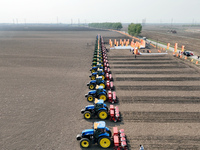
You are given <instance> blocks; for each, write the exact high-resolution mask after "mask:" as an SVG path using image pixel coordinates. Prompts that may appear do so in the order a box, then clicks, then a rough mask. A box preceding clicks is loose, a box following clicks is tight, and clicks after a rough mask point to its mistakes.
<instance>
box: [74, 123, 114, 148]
mask: <svg viewBox="0 0 200 150" xmlns="http://www.w3.org/2000/svg"><path fill="white" fill-rule="evenodd" d="M76 139H77V140H78V141H80V146H81V148H88V147H90V146H91V144H95V143H97V144H98V145H99V146H100V147H102V148H109V147H110V146H111V144H112V140H111V131H110V129H109V128H108V127H106V123H105V122H104V121H99V122H94V125H93V129H86V130H83V131H82V133H81V134H78V135H77V136H76Z"/></svg>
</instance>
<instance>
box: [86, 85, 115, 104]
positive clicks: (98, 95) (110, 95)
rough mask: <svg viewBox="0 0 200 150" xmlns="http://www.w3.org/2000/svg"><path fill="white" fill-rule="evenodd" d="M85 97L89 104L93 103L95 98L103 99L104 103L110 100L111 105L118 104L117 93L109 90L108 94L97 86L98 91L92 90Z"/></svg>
mask: <svg viewBox="0 0 200 150" xmlns="http://www.w3.org/2000/svg"><path fill="white" fill-rule="evenodd" d="M85 97H86V98H87V100H88V101H89V102H93V101H94V99H95V98H98V99H102V100H104V101H106V100H108V102H110V103H116V102H117V96H116V92H115V91H113V92H112V91H111V90H108V92H107V91H106V90H105V89H104V88H103V86H98V85H97V86H96V90H91V91H89V92H88V94H85Z"/></svg>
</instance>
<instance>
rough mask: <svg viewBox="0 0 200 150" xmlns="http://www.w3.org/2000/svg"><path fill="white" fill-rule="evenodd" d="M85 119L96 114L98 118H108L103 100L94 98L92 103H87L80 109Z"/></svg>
mask: <svg viewBox="0 0 200 150" xmlns="http://www.w3.org/2000/svg"><path fill="white" fill-rule="evenodd" d="M81 113H82V114H84V118H85V119H90V118H91V117H92V116H98V117H99V118H100V119H103V120H104V119H107V118H108V107H107V106H106V104H104V100H101V99H100V100H98V99H97V98H95V101H94V105H88V106H86V107H85V108H84V109H82V110H81Z"/></svg>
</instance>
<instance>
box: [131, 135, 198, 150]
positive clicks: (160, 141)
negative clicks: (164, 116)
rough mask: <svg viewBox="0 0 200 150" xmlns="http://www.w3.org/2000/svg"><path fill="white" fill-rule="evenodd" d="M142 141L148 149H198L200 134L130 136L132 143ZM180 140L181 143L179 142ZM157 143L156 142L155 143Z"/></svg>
mask: <svg viewBox="0 0 200 150" xmlns="http://www.w3.org/2000/svg"><path fill="white" fill-rule="evenodd" d="M138 141H141V142H140V143H145V145H147V146H145V148H147V149H154V150H155V149H159V150H161V149H171V150H177V149H178V150H198V147H199V146H198V144H197V143H198V142H199V141H200V136H155V135H147V136H131V137H129V143H130V145H134V143H136V142H138ZM177 141H179V143H177ZM155 143H156V144H155ZM174 143H176V145H175V144H174ZM130 148H133V149H136V148H137V147H134V146H130Z"/></svg>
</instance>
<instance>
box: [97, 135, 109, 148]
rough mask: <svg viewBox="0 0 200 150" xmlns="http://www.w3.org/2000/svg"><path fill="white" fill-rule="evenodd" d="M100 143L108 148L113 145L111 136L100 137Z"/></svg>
mask: <svg viewBox="0 0 200 150" xmlns="http://www.w3.org/2000/svg"><path fill="white" fill-rule="evenodd" d="M98 144H99V146H100V147H102V148H108V147H110V145H111V139H110V137H100V138H99V140H98Z"/></svg>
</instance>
